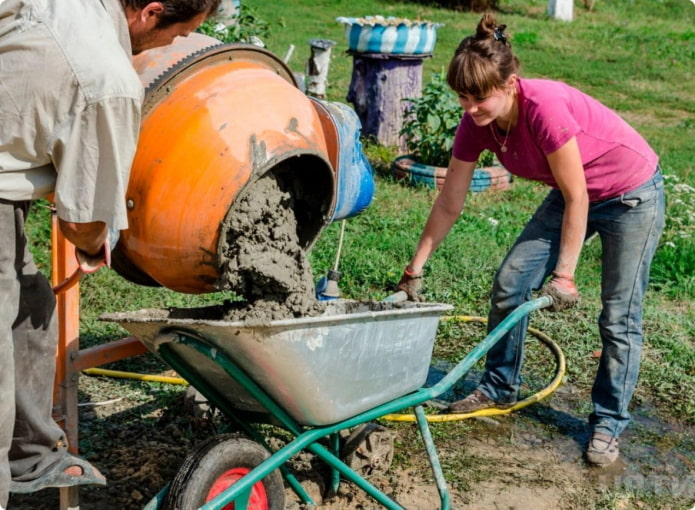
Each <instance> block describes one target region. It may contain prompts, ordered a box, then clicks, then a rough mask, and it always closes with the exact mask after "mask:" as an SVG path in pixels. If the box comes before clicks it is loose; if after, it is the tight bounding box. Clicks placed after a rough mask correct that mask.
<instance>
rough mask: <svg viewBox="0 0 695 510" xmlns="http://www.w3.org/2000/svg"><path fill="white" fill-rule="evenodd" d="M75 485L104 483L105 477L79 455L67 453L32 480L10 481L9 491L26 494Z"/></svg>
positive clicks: (103, 484)
mask: <svg viewBox="0 0 695 510" xmlns="http://www.w3.org/2000/svg"><path fill="white" fill-rule="evenodd" d="M75 485H101V486H105V485H106V478H104V475H102V474H101V473H100V472H99V470H98V469H97V468H95V467H94V466H92V465H91V464H90V463H89V462H87V461H86V460H84V459H81V458H80V457H75V456H74V455H71V454H69V453H67V454H65V456H64V457H63V458H62V459H60V460H59V461H58V462H56V463H55V464H54V465H53V466H51V467H50V468H49V469H48V470H47V471H46V472H44V473H43V474H42V475H40V476H39V477H38V478H35V479H34V480H27V481H22V482H20V481H15V480H12V481H11V482H10V492H14V493H17V494H27V493H30V492H36V491H40V490H41V489H47V488H49V487H73V486H75Z"/></svg>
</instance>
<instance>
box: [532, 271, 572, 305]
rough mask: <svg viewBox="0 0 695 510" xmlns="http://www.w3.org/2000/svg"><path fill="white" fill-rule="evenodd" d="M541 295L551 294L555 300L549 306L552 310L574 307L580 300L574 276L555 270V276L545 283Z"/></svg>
mask: <svg viewBox="0 0 695 510" xmlns="http://www.w3.org/2000/svg"><path fill="white" fill-rule="evenodd" d="M540 295H541V296H550V297H551V298H552V300H553V302H552V304H551V305H550V306H549V307H548V310H550V311H551V312H561V311H562V310H566V309H568V308H572V307H573V306H574V305H576V304H577V302H578V301H579V291H578V290H577V286H576V285H575V284H574V277H573V276H571V275H566V274H561V273H557V272H555V271H553V277H552V278H551V279H550V281H549V282H548V283H546V284H545V285H543V288H542V289H541V291H540Z"/></svg>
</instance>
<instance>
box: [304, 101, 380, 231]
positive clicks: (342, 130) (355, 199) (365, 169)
mask: <svg viewBox="0 0 695 510" xmlns="http://www.w3.org/2000/svg"><path fill="white" fill-rule="evenodd" d="M312 99H314V100H315V101H317V102H318V103H320V105H321V106H323V107H324V109H325V110H326V111H327V112H328V114H329V115H330V117H331V120H332V121H333V124H334V125H335V128H336V131H337V133H338V168H336V169H335V173H336V179H337V184H336V203H335V209H334V211H333V215H332V217H331V222H333V221H338V220H342V219H346V218H351V217H353V216H357V215H358V214H360V213H361V212H362V211H364V210H365V209H366V208H367V206H369V204H370V203H371V202H372V199H373V198H374V172H373V170H372V166H371V165H370V164H369V161H368V160H367V157H366V156H365V155H364V152H362V142H360V131H361V129H362V124H361V122H360V119H359V117H358V116H357V114H356V113H355V111H354V110H353V109H352V108H350V107H349V106H348V105H346V104H343V103H338V102H333V101H321V100H318V99H315V98H312Z"/></svg>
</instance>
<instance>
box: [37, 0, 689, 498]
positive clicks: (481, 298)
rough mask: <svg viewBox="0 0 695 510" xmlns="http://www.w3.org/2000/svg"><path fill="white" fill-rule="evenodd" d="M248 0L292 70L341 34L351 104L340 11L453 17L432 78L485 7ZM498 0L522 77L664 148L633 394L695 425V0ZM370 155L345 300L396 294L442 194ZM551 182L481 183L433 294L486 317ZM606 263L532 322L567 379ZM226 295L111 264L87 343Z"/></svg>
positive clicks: (86, 285)
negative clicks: (399, 179)
mask: <svg viewBox="0 0 695 510" xmlns="http://www.w3.org/2000/svg"><path fill="white" fill-rule="evenodd" d="M243 1H244V3H245V4H247V5H248V6H250V7H251V8H253V9H254V12H256V13H257V14H258V16H260V17H261V18H262V19H263V20H264V21H265V22H267V23H268V26H269V31H270V32H269V33H270V35H269V37H268V39H267V40H266V44H267V47H268V48H269V49H270V50H271V51H273V52H275V53H276V54H277V55H279V56H280V57H282V56H284V55H285V54H286V53H287V50H288V48H289V47H290V45H295V51H294V53H293V56H292V58H291V59H290V61H289V66H290V67H291V68H292V69H293V70H294V71H295V72H303V71H304V65H305V62H306V60H307V59H308V57H309V45H308V41H309V39H311V38H326V39H332V40H334V41H336V42H337V45H336V46H335V47H334V48H333V51H332V55H333V56H332V61H331V67H330V72H329V75H328V80H329V87H328V98H329V99H330V100H334V101H340V102H345V97H346V94H347V90H348V86H349V83H350V76H351V65H352V57H351V56H349V55H347V54H346V53H345V50H346V41H345V35H344V29H343V26H342V25H340V24H338V23H337V22H336V21H335V18H336V17H338V16H363V15H369V14H382V15H385V16H388V15H394V16H400V17H408V18H421V19H428V20H431V21H439V22H443V23H445V26H444V27H442V28H441V29H440V30H439V34H438V35H439V38H438V42H437V46H436V49H435V55H434V56H433V58H431V59H426V60H425V61H424V66H423V72H424V73H425V75H426V76H427V75H429V74H430V73H435V72H441V71H442V70H443V69H445V68H446V65H447V63H448V59H449V57H450V55H451V53H452V51H453V49H454V48H455V46H456V44H457V43H458V41H459V40H460V38H462V37H464V36H466V35H468V34H469V33H470V32H471V31H472V30H473V29H474V28H475V25H476V23H477V21H478V19H479V17H480V15H478V14H474V13H465V12H453V11H448V10H444V9H440V8H437V7H433V6H430V5H426V4H424V3H423V4H420V3H415V2H399V1H392V0H369V1H367V0H353V1H351V2H346V1H343V0H292V1H290V0H277V1H275V2H262V1H260V0H243ZM500 5H501V8H502V12H501V13H499V14H498V18H499V20H500V21H501V22H504V23H506V24H508V30H509V32H510V33H511V34H512V36H513V37H514V39H513V40H512V41H513V44H514V49H515V51H516V52H517V53H518V55H519V57H520V58H521V61H522V72H523V75H524V76H527V77H547V78H552V79H558V80H564V81H567V82H569V83H570V84H572V85H575V86H577V87H579V88H581V89H583V90H585V91H586V92H588V93H590V94H592V95H593V96H595V97H596V98H598V99H599V100H601V101H603V102H604V103H606V104H607V105H608V106H610V107H612V108H614V109H615V110H617V111H618V112H619V113H620V114H621V115H623V116H624V117H625V118H626V119H627V120H628V121H629V122H630V123H631V124H633V126H634V127H635V128H636V129H637V130H639V131H640V132H641V133H642V134H643V135H644V136H645V137H646V138H647V140H648V141H649V142H650V143H651V144H652V146H653V147H654V148H655V150H656V151H657V152H658V153H659V155H660V157H661V162H662V167H663V170H664V173H665V175H666V176H667V216H668V220H667V225H666V230H665V232H664V235H663V238H662V242H661V246H660V248H659V251H658V252H657V256H656V259H655V261H654V264H653V268H652V276H653V278H652V285H651V289H650V292H649V294H648V296H647V299H646V303H645V304H646V310H645V322H644V327H645V331H646V343H645V350H644V362H643V368H642V372H641V377H640V381H639V385H638V389H637V394H636V397H635V402H636V403H639V402H643V401H647V402H650V403H652V404H653V405H654V406H655V407H656V409H657V410H658V413H659V415H660V416H661V417H663V418H665V419H667V420H669V421H680V422H682V423H685V424H687V425H689V426H692V425H695V368H694V367H695V308H694V307H693V304H692V302H693V299H694V298H695V281H694V276H693V273H694V271H693V268H694V267H695V248H694V246H695V243H694V235H695V218H694V217H693V214H694V211H695V194H694V193H695V190H693V188H692V187H691V186H694V185H695V171H694V169H693V162H694V161H695V157H693V155H694V154H695V121H693V119H694V118H695V88H694V87H693V82H694V77H693V69H695V31H694V29H693V26H694V24H693V22H694V18H695V6H693V4H692V3H691V2H689V1H688V0H670V1H667V0H660V1H657V0H632V1H631V0H612V1H602V0H598V1H597V2H596V5H595V9H594V11H593V12H591V13H589V12H587V11H585V10H584V9H583V7H582V5H583V4H582V3H581V2H575V18H576V19H575V21H573V22H572V23H562V22H557V21H554V20H550V19H548V18H547V17H546V15H545V6H546V5H547V2H546V1H545V0H510V1H505V0H502V1H501V2H500ZM365 151H366V153H367V155H368V157H369V159H370V161H371V162H372V165H373V167H374V169H375V172H376V175H377V192H376V196H375V199H374V202H373V203H372V205H371V206H370V207H369V208H368V209H367V210H366V211H365V212H364V213H363V214H361V215H360V216H357V217H355V218H352V219H349V220H347V223H346V232H345V238H344V244H343V247H342V253H341V258H340V266H339V269H340V271H341V272H342V279H341V281H340V288H341V290H342V292H343V295H344V296H346V297H350V298H358V299H368V298H374V299H380V298H382V297H384V296H385V295H387V294H389V293H390V291H391V290H392V288H393V285H394V284H395V283H396V282H397V280H398V278H399V277H400V274H401V271H402V268H403V267H404V266H405V264H406V263H407V262H408V260H409V257H410V255H411V253H412V250H413V249H414V246H415V243H416V242H417V239H418V236H419V234H420V231H421V229H422V227H423V225H424V222H425V220H426V218H427V215H428V212H429V208H430V206H431V204H432V202H433V200H434V199H435V196H436V193H435V192H434V191H433V190H429V189H422V188H421V189H415V188H408V187H405V186H402V185H401V184H399V183H396V182H394V181H393V180H392V179H391V177H390V176H389V166H390V163H391V161H392V159H393V158H394V157H395V156H396V155H397V151H396V150H395V149H394V148H391V147H381V146H379V145H374V144H366V146H365ZM544 193H545V190H544V188H543V187H542V186H540V185H538V184H534V183H531V182H527V181H523V180H519V179H516V180H515V181H514V182H513V183H512V187H511V189H510V190H509V191H506V192H502V193H482V194H475V195H470V196H469V199H468V203H467V206H466V209H465V211H464V213H463V215H462V216H461V219H460V221H458V222H457V224H456V225H455V227H454V228H453V230H452V232H451V233H450V235H449V236H448V237H447V239H446V240H445V242H444V243H443V244H442V246H441V248H440V249H439V250H438V251H437V252H436V253H435V254H434V256H433V257H432V258H431V261H430V262H429V264H428V265H427V267H426V269H425V285H426V296H427V298H428V300H430V301H442V302H447V303H451V304H452V305H454V306H455V312H454V313H456V314H468V315H486V312H487V305H488V300H489V292H490V284H491V281H492V277H493V275H494V272H495V270H496V268H497V266H498V264H499V263H500V261H501V260H502V257H503V256H504V255H505V253H506V250H507V249H508V248H509V246H510V245H511V243H512V242H513V240H514V238H515V236H516V235H517V233H518V232H519V231H520V229H521V228H522V226H523V225H524V223H525V221H526V220H527V219H528V217H529V216H530V215H531V214H532V212H533V210H534V209H535V207H536V205H537V204H538V203H539V202H540V200H541V199H542V197H543V196H544ZM47 218H48V216H47V211H46V209H45V208H41V207H37V208H35V209H34V212H33V213H32V217H31V222H30V225H29V232H30V235H31V237H32V238H33V241H34V245H33V249H34V252H35V253H36V255H37V261H38V263H39V265H40V266H41V267H42V268H43V269H44V270H45V271H47V272H48V271H50V267H49V263H50V258H49V256H48V240H47V238H48V232H49V230H48V227H47ZM339 231H340V225H339V224H333V225H330V226H329V227H328V228H326V230H325V232H324V233H323V235H322V236H321V238H320V239H319V240H318V242H317V243H316V245H315V247H314V248H313V249H312V251H311V253H310V259H311V262H312V267H313V269H314V274H315V278H316V279H318V278H319V277H320V276H321V275H323V274H324V273H325V271H326V270H327V269H329V268H330V267H332V265H333V263H334V259H335V256H336V250H337V244H338V236H339ZM599 267H600V243H599V242H598V241H597V240H596V241H594V242H592V243H590V244H589V245H588V246H587V247H586V248H585V250H584V252H583V253H582V258H581V261H580V267H579V269H578V273H577V284H578V286H579V289H580V291H581V293H582V301H581V303H580V305H579V306H578V307H577V308H576V309H573V310H571V311H568V312H566V313H563V314H562V315H558V314H555V315H552V314H537V315H535V316H534V317H533V319H532V325H534V326H535V327H536V328H538V329H540V330H542V331H543V332H545V333H546V334H548V335H549V336H550V337H552V338H553V339H555V340H556V341H557V342H558V343H559V344H560V345H561V347H562V348H563V350H564V351H565V355H566V357H567V362H568V370H567V379H568V381H570V382H571V383H572V384H573V385H575V386H577V387H578V388H580V389H581V390H582V391H585V392H588V391H589V389H590V388H591V384H592V382H593V376H594V373H595V360H594V359H592V357H591V353H592V352H593V351H595V350H597V349H599V348H600V341H599V339H598V332H597V326H596V320H597V317H598V314H599V311H600V310H599V306H600V295H599V292H600V290H599V276H600V271H599ZM221 298H222V296H221V295H206V296H188V295H182V294H178V293H175V292H172V291H168V290H166V289H159V288H146V287H138V286H136V285H133V284H130V283H128V282H125V281H124V280H123V279H122V278H120V277H118V276H117V275H116V274H114V273H113V272H112V271H101V272H99V273H97V274H95V275H92V276H89V277H87V278H85V279H84V280H83V285H82V300H81V314H82V317H81V330H82V343H83V345H94V344H98V343H104V342H106V341H108V340H109V339H112V338H114V337H117V336H118V335H120V334H122V333H123V332H122V331H121V330H120V329H119V328H118V327H116V326H114V325H112V324H104V323H101V322H100V321H98V319H97V318H98V316H99V314H101V313H102V312H107V311H111V312H113V311H123V310H136V309H139V308H145V307H168V306H193V305H197V304H199V303H206V302H214V301H216V300H219V299H221ZM456 342H457V341H456V338H455V336H446V335H444V336H443V338H442V341H441V345H440V344H439V343H438V345H437V349H438V350H437V354H438V355H440V356H441V357H444V358H448V359H451V360H455V359H457V358H459V357H461V356H462V355H464V354H465V350H466V344H463V343H461V344H457V343H456ZM122 363H124V364H126V365H125V366H128V365H127V363H128V362H122ZM152 363H157V362H156V361H152ZM121 366H123V365H121ZM140 368H142V366H140ZM399 450H400V448H398V449H397V451H399ZM403 462H404V463H407V462H406V460H405V459H404V460H403ZM624 497H627V496H625V495H620V494H615V493H611V494H606V495H605V497H604V499H603V500H602V501H601V502H599V503H597V504H598V506H596V508H612V506H611V505H613V504H615V502H616V501H617V500H621V499H624Z"/></svg>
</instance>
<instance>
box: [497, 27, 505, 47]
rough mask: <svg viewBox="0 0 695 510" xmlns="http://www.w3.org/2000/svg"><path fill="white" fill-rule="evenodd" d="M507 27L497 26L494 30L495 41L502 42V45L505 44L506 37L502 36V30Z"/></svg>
mask: <svg viewBox="0 0 695 510" xmlns="http://www.w3.org/2000/svg"><path fill="white" fill-rule="evenodd" d="M505 28H507V25H497V28H495V41H502V44H507V36H506V35H504V29H505Z"/></svg>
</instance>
